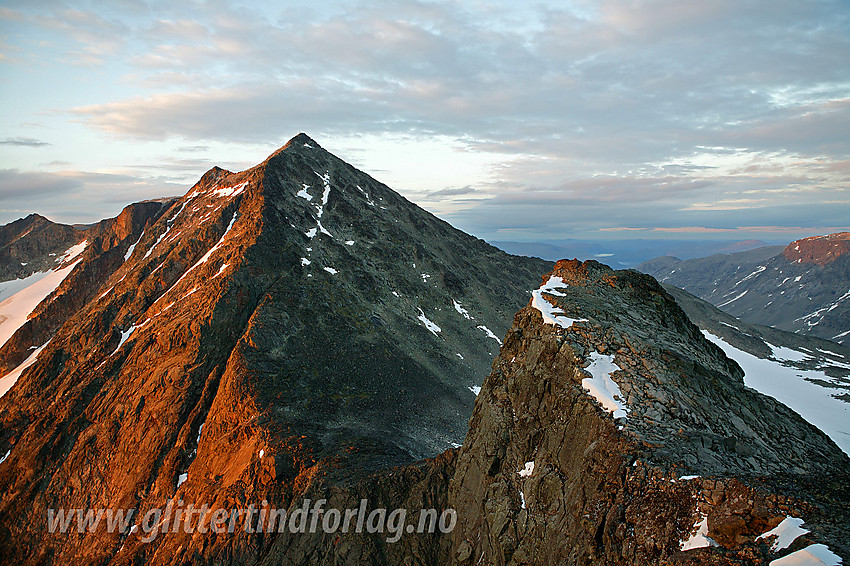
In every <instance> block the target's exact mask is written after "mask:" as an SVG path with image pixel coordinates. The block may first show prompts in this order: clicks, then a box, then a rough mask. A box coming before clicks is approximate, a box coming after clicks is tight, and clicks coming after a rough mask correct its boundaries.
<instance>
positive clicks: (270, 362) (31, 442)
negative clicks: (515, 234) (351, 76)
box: [0, 134, 850, 566]
mask: <svg viewBox="0 0 850 566" xmlns="http://www.w3.org/2000/svg"><path fill="white" fill-rule="evenodd" d="M28 228H32V230H31V231H28ZM2 230H3V231H2V232H0V236H2V238H3V239H2V241H0V243H2V245H3V247H2V248H0V254H2V255H3V258H2V262H3V263H2V264H0V265H3V266H4V267H3V269H4V271H3V272H2V277H0V279H3V280H4V282H3V285H4V287H3V288H4V289H7V290H8V294H7V295H4V296H3V297H4V299H3V301H2V302H0V313H2V316H3V318H0V331H3V332H6V333H7V334H8V336H7V338H6V339H5V341H4V343H3V345H2V346H0V368H4V369H2V370H0V375H2V377H0V379H2V384H3V387H4V389H3V391H5V392H4V393H3V394H2V397H0V419H2V429H0V561H3V562H4V563H13V564H56V563H65V562H72V561H73V562H76V563H80V564H116V565H117V564H142V563H145V564H210V565H212V564H216V565H218V564H234V565H236V564H240V565H241V564H264V565H272V564H298V565H311V564H435V565H436V564H462V565H473V564H498V565H503V564H574V565H620V564H626V565H638V564H640V565H643V564H662V565H671V566H672V565H674V564H694V565H732V564H735V565H744V564H763V565H768V564H773V565H776V566H783V565H785V566H787V565H789V564H813V565H816V564H840V563H841V561H842V558H843V559H844V560H845V561H846V560H848V559H850V545H848V538H847V536H846V534H847V533H848V532H850V496H848V493H850V458H848V455H847V453H846V452H847V450H848V448H850V442H848V438H850V436H848V433H850V429H849V428H848V425H847V423H848V422H850V419H848V418H847V416H848V415H847V407H848V406H850V404H848V403H847V401H848V393H847V390H848V379H847V376H848V370H850V367H848V363H850V350H848V349H847V348H844V347H842V346H840V345H837V344H834V343H829V342H826V341H821V340H817V339H815V338H811V337H806V338H803V337H798V336H795V335H793V334H789V333H786V332H782V331H779V330H774V329H769V328H765V327H758V326H755V325H748V324H745V323H741V322H740V321H738V320H737V319H735V318H734V317H732V316H729V315H726V314H724V313H721V312H719V311H717V309H715V308H714V307H712V306H711V305H709V304H708V303H705V302H703V301H700V300H699V299H697V298H696V297H693V296H690V295H688V294H687V293H685V292H683V291H680V290H677V289H674V288H669V287H668V288H667V289H665V288H664V287H662V286H661V285H660V284H659V283H658V282H657V281H656V280H655V279H653V278H652V277H651V276H649V275H645V274H642V273H639V272H636V271H632V270H626V271H614V270H611V269H610V268H608V267H606V266H604V265H602V264H600V263H597V262H595V261H587V262H583V263H582V262H579V261H577V260H569V261H568V260H562V261H559V262H558V263H557V264H555V265H554V268H553V267H552V264H551V263H548V262H544V261H542V260H538V259H533V258H521V257H515V256H511V255H508V254H506V253H504V252H502V251H500V250H497V249H495V248H493V247H491V246H489V245H488V244H486V243H485V242H483V241H481V240H478V239H476V238H474V237H472V236H469V235H467V234H464V233H462V232H460V231H458V230H456V229H454V228H452V227H451V226H449V225H448V224H446V223H445V222H443V221H441V220H439V219H437V218H435V217H434V216H432V215H430V214H428V213H427V212H425V211H423V210H422V209H420V208H418V207H417V206H415V205H414V204H412V203H410V202H408V201H407V200H405V199H404V198H403V197H401V196H400V195H398V194H397V193H395V192H393V191H392V190H390V189H389V188H388V187H386V186H384V185H382V184H380V183H379V182H377V181H375V180H374V179H372V178H370V177H369V176H368V175H366V174H364V173H362V172H360V171H358V170H356V169H355V168H353V167H351V166H350V165H348V164H346V163H344V162H343V161H342V160H340V159H338V158H336V157H335V156H333V155H331V154H330V153H328V152H326V151H324V150H323V149H322V148H321V147H320V146H319V145H318V144H317V143H316V142H315V141H313V140H312V139H310V138H309V137H307V136H306V135H304V134H299V135H298V136H296V137H295V138H293V139H292V140H290V142H289V143H288V144H286V145H285V146H284V147H283V148H281V149H280V150H278V151H277V152H275V153H274V154H273V155H271V156H270V157H269V158H268V159H267V160H266V161H264V162H263V163H261V164H260V165H258V166H256V167H254V168H252V169H249V170H247V171H242V172H239V173H231V172H228V171H224V170H222V169H218V168H214V169H212V170H211V171H209V172H207V173H206V174H205V175H204V176H203V177H202V178H201V180H200V181H199V182H198V183H197V184H196V185H195V186H194V187H192V188H191V189H190V190H189V191H188V192H187V193H186V194H185V195H184V196H182V197H180V198H176V199H164V200H160V201H154V202H146V203H138V204H135V205H131V206H129V207H127V208H126V209H125V210H124V211H123V212H122V213H121V214H120V215H119V216H118V217H116V218H115V219H110V220H105V221H103V222H101V223H99V224H97V225H94V226H89V227H67V226H60V225H55V224H52V223H50V222H49V221H46V220H45V219H42V218H40V217H28V218H27V219H23V220H21V221H18V222H16V223H12V224H10V225H8V226H6V227H4V228H2ZM39 234H44V237H43V238H42V237H40V236H39ZM21 264H23V265H21ZM6 266H9V267H8V271H7V268H6ZM541 276H542V281H541ZM686 313H687V314H686ZM689 315H690V316H689ZM511 321H513V322H512V323H511ZM695 322H696V323H697V324H699V325H700V326H697V325H696V324H695ZM700 327H701V328H702V330H701V329H700ZM747 356H749V357H747ZM754 360H756V361H754ZM788 390H790V391H792V393H791V394H790V395H786V394H785V392H787V391H788ZM318 501H321V502H322V504H323V508H322V509H318V508H316V507H312V508H310V505H311V502H313V503H315V502H318ZM201 506H203V507H205V508H209V509H216V510H225V511H228V512H227V513H225V515H224V517H223V519H224V520H225V521H224V522H223V523H221V525H226V527H227V528H226V529H224V528H223V529H221V530H219V529H213V528H212V527H211V523H210V519H209V518H207V519H206V521H207V522H206V523H203V522H202V520H201V519H202V517H205V515H203V511H199V508H200V507H201ZM358 506H360V508H361V509H362V511H358V512H357V513H359V517H360V519H355V522H357V521H359V523H358V524H360V525H361V526H362V525H363V524H364V523H365V525H366V527H367V528H365V529H362V528H354V527H351V528H349V527H346V528H341V527H340V523H339V521H337V523H336V525H335V526H334V523H333V520H334V519H339V518H340V515H341V513H340V512H339V511H338V510H346V512H347V511H351V510H357V509H358ZM367 508H368V511H369V513H368V516H369V517H370V518H369V519H368V520H364V518H365V516H366V511H367ZM104 509H106V510H133V512H132V513H131V514H129V515H125V516H124V515H122V516H119V517H118V518H116V517H112V519H109V517H107V516H105V515H104V516H103V517H102V518H98V515H96V511H97V510H104ZM59 510H63V512H64V511H67V513H64V514H63V515H62V517H61V518H57V517H58V516H57V513H58V511H59ZM175 510H177V511H176V512H177V514H176V515H175V514H174V513H175ZM314 510H315V511H314ZM381 510H383V515H381ZM422 510H426V511H429V512H430V511H433V517H434V518H436V517H438V516H439V517H440V521H441V522H440V528H434V524H435V523H434V521H431V523H430V524H431V528H428V529H424V530H422V529H421V528H420V530H416V526H417V524H418V525H419V526H420V527H421V525H423V524H425V522H424V521H423V520H420V517H421V515H420V512H421V511H422ZM162 511H164V512H162ZM237 511H238V512H237ZM242 511H245V513H242ZM161 512H162V513H161ZM280 512H283V515H282V516H283V519H282V520H281V521H282V522H281V521H278V522H277V523H274V525H275V526H271V527H270V526H269V525H270V524H271V523H270V522H269V521H270V520H271V518H272V517H274V518H275V519H276V520H277V519H281V515H280ZM186 514H188V518H187V517H186ZM355 514H356V513H355ZM308 516H309V517H310V518H311V520H312V521H313V525H314V526H315V525H316V524H320V525H323V528H320V529H312V530H311V529H306V530H305V529H304V528H301V529H299V528H297V525H298V524H299V522H301V523H300V524H302V525H304V524H306V522H307V518H308ZM352 516H354V515H352ZM404 517H407V520H408V523H407V525H406V528H404V527H405V525H404V524H403V521H404ZM373 518H376V519H377V520H379V521H380V522H381V524H383V525H384V526H385V527H387V528H385V529H383V530H381V529H379V528H371V527H369V525H373ZM393 518H395V519H398V518H401V520H402V524H398V523H396V522H394V520H395V519H393ZM444 519H446V521H443V520H444ZM111 520H113V521H112V523H113V525H114V524H117V525H118V526H117V528H110V526H109V522H110V521H111ZM446 522H447V523H448V526H446ZM63 524H64V525H66V526H67V525H72V527H69V528H64V529H63V528H61V527H62V525H63ZM78 524H83V525H84V526H85V527H86V528H83V529H80V528H77V525H78ZM57 525H59V527H58V528H57ZM293 525H294V526H295V527H293ZM327 525H331V526H332V527H333V528H330V527H328V526H327ZM444 527H446V528H444ZM818 561H819V562H818Z"/></svg>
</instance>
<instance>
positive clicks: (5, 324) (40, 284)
mask: <svg viewBox="0 0 850 566" xmlns="http://www.w3.org/2000/svg"><path fill="white" fill-rule="evenodd" d="M87 245H88V240H85V241H83V242H82V243H80V244H77V245H75V246H71V247H70V248H69V249H68V250H67V251H66V252H65V253H64V254H63V255H62V257H61V258H59V260H61V263H60V266H59V267H58V268H55V269H53V270H51V271H49V272H47V274H45V275H43V276H40V277H38V278H34V276H30V277H28V278H26V279H28V280H30V281H33V282H32V283H31V284H29V285H27V286H26V287H24V288H23V289H21V290H20V291H18V292H16V293H15V294H14V295H12V296H11V297H9V298H8V299H6V300H4V301H3V302H2V303H0V346H2V345H3V344H5V343H6V342H7V341H8V340H9V338H11V337H12V335H13V334H14V333H15V332H17V331H18V329H19V328H20V327H21V326H23V325H24V324H25V323H26V321H27V318H28V317H29V315H30V314H31V313H32V311H34V310H35V308H36V307H37V306H38V305H39V304H41V302H42V301H43V300H44V299H46V298H47V297H48V296H49V295H50V294H51V293H53V292H54V291H55V290H56V289H57V288H58V287H59V285H61V284H62V281H64V280H65V278H66V277H67V276H68V275H69V274H70V273H71V271H73V270H74V268H75V267H76V266H77V264H79V263H80V261H82V258H81V257H79V256H80V255H81V254H82V253H83V250H85V249H86V246H87ZM75 259H76V261H74V262H73V263H71V264H70V265H65V264H66V263H67V262H68V261H71V260H75ZM59 260H57V261H59ZM62 265H65V266H64V267H62Z"/></svg>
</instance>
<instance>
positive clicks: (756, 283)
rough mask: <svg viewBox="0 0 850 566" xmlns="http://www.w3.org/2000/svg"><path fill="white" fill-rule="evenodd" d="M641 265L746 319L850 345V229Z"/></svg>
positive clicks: (659, 276)
mask: <svg viewBox="0 0 850 566" xmlns="http://www.w3.org/2000/svg"><path fill="white" fill-rule="evenodd" d="M637 269H638V270H640V271H643V272H644V273H649V274H650V275H652V276H654V277H656V278H658V280H659V281H662V282H664V283H669V284H670V285H675V286H676V287H680V288H682V289H685V290H686V291H688V292H689V293H693V294H694V295H696V296H698V297H700V298H701V299H704V300H706V301H708V302H710V303H712V304H714V305H715V306H717V307H718V308H720V309H722V310H723V311H725V312H728V313H729V314H731V315H734V316H736V317H738V318H740V319H743V320H746V321H747V322H750V323H753V324H761V325H766V326H773V327H775V328H779V329H782V330H788V331H790V332H795V333H799V334H805V335H809V336H817V337H818V338H824V339H826V340H833V341H835V342H838V343H840V344H843V343H850V342H847V340H848V338H850V232H840V233H837V234H829V235H826V236H813V237H811V238H804V239H802V240H797V241H796V242H792V243H790V244H788V246H786V247H785V248H784V249H783V248H781V247H774V246H768V247H763V248H757V249H755V250H750V251H747V252H740V253H733V254H725V255H724V254H718V255H713V256H710V257H705V258H698V259H690V260H685V261H682V260H679V259H677V258H675V257H662V258H656V259H653V260H650V261H647V262H645V263H642V264H641V265H639V266H638V267H637Z"/></svg>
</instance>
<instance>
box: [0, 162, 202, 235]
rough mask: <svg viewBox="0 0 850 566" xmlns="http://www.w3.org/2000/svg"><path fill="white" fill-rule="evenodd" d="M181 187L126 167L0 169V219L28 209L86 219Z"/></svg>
mask: <svg viewBox="0 0 850 566" xmlns="http://www.w3.org/2000/svg"><path fill="white" fill-rule="evenodd" d="M186 189H187V187H185V186H184V185H183V184H175V183H172V182H170V181H169V180H168V179H167V178H157V177H153V176H144V175H134V174H130V173H100V172H91V171H76V170H66V171H57V172H53V173H41V172H33V171H19V170H16V169H0V200H2V203H3V206H2V208H0V223H7V222H11V221H13V220H16V219H18V218H21V217H22V216H26V215H27V214H28V213H30V212H38V213H40V214H43V215H45V216H47V217H48V218H50V219H52V220H54V221H57V222H67V223H76V222H80V221H85V222H91V221H94V220H99V219H102V218H108V217H111V216H114V215H116V214H117V213H118V212H120V211H121V209H122V208H123V207H124V206H126V205H127V204H129V203H131V202H138V201H141V200H145V199H148V198H156V197H161V196H165V195H173V194H183V193H184V192H185V191H186ZM58 195H61V198H57V196H58Z"/></svg>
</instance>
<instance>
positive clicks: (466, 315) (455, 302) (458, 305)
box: [452, 299, 480, 328]
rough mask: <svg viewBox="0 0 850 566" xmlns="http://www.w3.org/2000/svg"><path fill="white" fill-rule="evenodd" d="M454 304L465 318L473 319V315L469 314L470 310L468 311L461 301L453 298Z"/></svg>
mask: <svg viewBox="0 0 850 566" xmlns="http://www.w3.org/2000/svg"><path fill="white" fill-rule="evenodd" d="M452 306H453V307H454V308H455V310H456V311H457V312H458V313H460V314H461V315H463V318H465V319H467V320H471V319H472V317H471V316H470V315H469V312H468V311H467V310H466V309H465V308H463V307H462V306H461V305H460V303H459V302H457V301H456V300H454V299H452ZM479 328H480V327H479Z"/></svg>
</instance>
